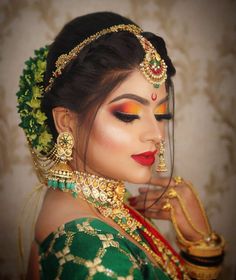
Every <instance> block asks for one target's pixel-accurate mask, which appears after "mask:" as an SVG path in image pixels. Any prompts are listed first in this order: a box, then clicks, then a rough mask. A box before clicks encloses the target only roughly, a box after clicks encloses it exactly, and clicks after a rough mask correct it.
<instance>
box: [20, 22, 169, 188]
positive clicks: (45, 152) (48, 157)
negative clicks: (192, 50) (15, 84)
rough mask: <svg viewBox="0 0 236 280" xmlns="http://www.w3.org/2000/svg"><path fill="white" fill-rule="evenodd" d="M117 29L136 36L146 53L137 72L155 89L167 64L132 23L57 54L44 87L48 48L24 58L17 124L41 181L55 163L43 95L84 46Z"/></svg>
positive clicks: (46, 176)
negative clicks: (23, 132)
mask: <svg viewBox="0 0 236 280" xmlns="http://www.w3.org/2000/svg"><path fill="white" fill-rule="evenodd" d="M120 31H121V32H122V31H125V32H130V33H131V34H133V35H134V36H135V37H136V38H137V39H138V41H139V42H140V44H141V46H142V47H143V50H144V52H145V55H144V59H143V61H142V62H141V63H140V71H141V72H142V73H143V75H144V76H145V78H146V79H147V80H148V81H149V82H150V83H151V84H153V86H154V87H155V88H158V87H159V86H160V85H161V84H163V83H164V82H165V80H166V78H167V66H166V64H165V62H164V60H163V59H162V58H161V57H160V55H159V54H158V52H157V51H156V49H155V48H154V46H153V45H152V44H151V42H150V41H148V40H147V39H146V38H145V37H144V36H142V29H141V28H139V27H138V26H136V25H133V24H128V25H126V24H119V25H114V26H111V27H109V28H106V29H103V30H101V31H99V32H97V33H95V34H93V35H91V36H89V37H88V38H86V39H85V40H84V41H82V42H81V43H80V44H78V45H77V46H76V47H75V48H73V49H72V50H71V51H70V52H69V53H68V54H62V55H60V56H59V57H58V59H57V61H56V70H55V71H54V72H53V73H52V77H51V78H50V80H49V83H48V86H47V87H46V88H45V89H44V88H43V86H42V85H43V77H44V73H45V70H46V58H47V53H48V47H47V46H46V47H45V48H41V49H39V50H37V51H35V57H33V58H30V59H29V60H27V61H26V63H25V64H26V68H25V69H24V71H23V75H22V76H21V78H20V90H19V91H18V93H17V96H18V103H19V105H18V112H19V113H20V117H21V123H20V126H21V127H22V128H23V129H24V131H25V134H26V137H27V141H28V143H29V147H30V150H31V153H32V156H33V160H34V164H35V167H36V171H37V174H38V176H39V180H40V181H41V182H43V183H45V182H47V178H48V175H49V173H50V169H51V168H52V166H53V165H54V164H55V162H54V160H53V155H54V153H55V143H54V140H53V137H52V133H51V131H50V129H49V127H48V125H47V122H46V120H47V116H46V115H45V113H44V112H42V111H41V101H42V98H43V95H44V94H45V93H46V94H47V92H48V91H50V89H51V88H52V86H53V83H54V82H55V80H56V79H57V77H58V76H60V75H61V74H62V72H63V70H64V69H65V67H66V66H67V65H68V64H69V63H70V62H71V61H72V60H73V59H75V58H76V57H77V56H78V55H79V53H80V52H81V51H82V49H83V48H84V47H86V46H87V45H89V44H90V43H92V42H93V41H95V40H97V39H98V38H100V37H101V36H103V35H106V34H109V33H114V32H120ZM48 94H50V93H48Z"/></svg>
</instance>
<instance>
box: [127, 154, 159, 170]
mask: <svg viewBox="0 0 236 280" xmlns="http://www.w3.org/2000/svg"><path fill="white" fill-rule="evenodd" d="M156 152H157V151H156V150H155V151H153V152H151V151H148V152H145V153H142V154H137V155H132V156H131V157H132V158H133V159H134V160H135V161H137V162H138V163H139V164H141V165H144V166H151V165H152V164H153V163H154V161H155V154H156Z"/></svg>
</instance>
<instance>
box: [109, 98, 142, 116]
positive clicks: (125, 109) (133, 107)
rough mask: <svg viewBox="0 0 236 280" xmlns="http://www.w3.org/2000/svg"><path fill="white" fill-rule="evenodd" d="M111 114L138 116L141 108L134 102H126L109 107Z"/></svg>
mask: <svg viewBox="0 0 236 280" xmlns="http://www.w3.org/2000/svg"><path fill="white" fill-rule="evenodd" d="M111 112H112V113H114V112H119V113H123V114H130V115H138V114H139V113H140V112H141V106H140V105H139V104H137V103H135V102H132V101H127V102H124V103H122V104H118V105H114V106H112V107H111Z"/></svg>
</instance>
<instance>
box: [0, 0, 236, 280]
mask: <svg viewBox="0 0 236 280" xmlns="http://www.w3.org/2000/svg"><path fill="white" fill-rule="evenodd" d="M101 10H108V11H115V12H118V13H121V14H123V15H125V16H128V17H130V18H131V19H133V20H134V21H136V22H137V23H139V24H140V25H141V26H142V27H143V29H144V30H151V31H153V32H155V33H157V34H160V35H161V36H163V37H164V38H165V40H166V42H167V46H168V49H169V51H170V55H171V57H172V58H173V61H174V63H175V65H176V67H177V73H178V74H177V76H176V77H175V89H176V110H177V114H176V163H175V166H176V170H175V171H176V173H177V174H180V175H182V176H184V177H186V178H188V179H190V180H191V181H192V182H193V183H194V185H195V186H196V187H197V189H198V190H199V193H200V196H201V197H202V199H203V201H204V204H205V206H206V208H207V211H208V214H209V216H210V219H211V222H212V225H213V228H214V229H215V230H216V231H217V232H220V233H222V234H223V235H224V236H225V238H226V240H227V253H226V261H225V265H224V271H223V274H222V277H221V279H232V280H233V279H235V276H236V273H235V271H236V270H235V266H236V265H235V263H236V261H235V259H236V240H235V235H236V230H235V228H236V227H235V222H236V219H235V203H236V200H235V194H236V191H235V187H236V186H235V181H236V147H235V143H236V141H235V140H236V123H235V119H236V118H235V110H236V109H235V108H236V95H235V77H236V66H235V65H236V59H235V55H236V41H235V38H236V36H235V35H236V34H235V33H236V20H235V15H236V1H234V0H224V1H220V0H205V1H204V0H198V1H194V0H182V1H174V0H149V1H148V0H146V1H142V0H113V1H112V0H68V1H66V0H57V1H56V0H50V1H49V0H41V1H40V0H31V1H30V0H9V1H4V0H1V1H0V70H1V75H0V102H1V103H0V104H1V110H0V153H1V156H0V194H1V196H0V207H1V208H0V221H1V231H0V252H1V255H0V279H19V269H18V260H17V225H18V223H19V219H20V217H22V215H21V214H20V213H21V210H22V207H23V204H24V201H25V199H26V196H27V195H28V194H29V192H30V191H31V190H32V189H33V186H35V184H36V182H37V179H36V177H35V175H34V172H33V168H32V165H31V159H30V155H29V152H28V149H27V146H26V142H25V137H24V135H23V132H22V131H21V129H19V128H18V123H19V117H18V115H17V112H16V108H15V107H16V97H15V93H16V92H17V90H18V79H19V75H20V73H21V70H22V68H23V65H24V61H25V60H26V59H27V58H28V57H29V56H31V55H32V53H33V50H34V49H36V48H38V47H40V46H43V45H45V44H46V43H50V42H51V41H52V40H53V38H54V36H55V34H56V33H57V32H58V31H59V30H60V29H61V27H62V26H63V25H64V24H65V23H66V22H67V21H68V20H70V19H72V18H73V17H76V16H78V15H82V14H85V13H89V12H94V11H101ZM132 187H133V186H132ZM33 208H34V207H33ZM33 208H32V209H33ZM24 224H25V225H27V227H28V229H27V230H26V232H29V231H30V222H28V221H26V222H24ZM164 232H165V233H166V234H167V235H168V236H170V238H172V239H173V233H171V230H170V229H169V228H168V227H167V228H165V229H164ZM24 237H25V238H24V239H25V240H26V242H25V243H26V244H29V234H28V235H24ZM27 241H28V242H27ZM26 255H27V246H26Z"/></svg>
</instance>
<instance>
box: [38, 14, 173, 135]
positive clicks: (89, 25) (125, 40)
mask: <svg viewBox="0 0 236 280" xmlns="http://www.w3.org/2000/svg"><path fill="white" fill-rule="evenodd" d="M118 24H135V23H134V22H132V21H131V20H130V19H127V18H125V17H123V16H120V15H118V14H115V13H111V12H98V13H92V14H88V15H84V16H81V17H77V18H75V19H74V20H72V21H70V22H69V23H67V24H66V25H65V26H64V28H63V29H62V30H61V32H60V33H59V34H58V35H57V37H56V38H55V41H54V42H53V43H52V45H51V46H50V48H49V53H48V58H47V69H46V74H45V86H47V85H48V81H49V79H50V77H51V75H52V72H53V71H54V70H55V63H56V60H57V59H58V57H59V56H60V55H61V54H65V53H68V52H69V51H70V50H72V49H73V48H74V47H75V46H76V45H78V44H79V43H81V42H82V41H83V40H85V39H86V38H87V37H89V36H90V35H93V34H95V33H96V32H98V31H101V30H102V29H105V28H108V27H111V26H113V25H118ZM135 25H137V24H135ZM142 35H143V36H144V37H146V38H147V39H148V40H149V41H151V43H152V44H153V45H154V47H155V48H156V50H157V52H158V53H159V54H160V56H161V57H162V59H164V61H165V63H166V64H167V67H168V71H167V76H168V78H167V82H166V85H167V88H168V86H169V85H170V79H171V76H173V75H174V74H175V68H174V66H173V64H172V62H171V60H170V58H169V57H168V54H167V50H166V46H165V42H164V40H163V39H162V38H161V37H158V36H156V35H154V34H152V33H149V32H144V33H143V34H142ZM143 58H144V51H143V48H142V46H141V45H140V43H139V41H138V39H137V38H136V37H135V36H134V35H133V34H132V33H130V32H126V31H121V32H114V33H110V34H107V35H104V36H101V37H100V38H99V39H97V40H95V41H93V42H92V43H90V44H89V45H88V46H86V47H84V48H83V50H82V51H81V52H80V53H79V55H78V56H77V57H76V58H75V59H74V60H72V61H71V62H70V63H69V64H68V65H67V66H66V67H65V69H64V70H63V72H62V75H60V76H59V77H58V78H56V80H55V82H54V84H53V86H52V88H51V90H50V91H49V92H47V93H46V94H45V96H44V99H43V102H42V110H43V111H44V112H45V113H46V115H47V117H48V125H49V127H50V129H51V132H52V134H53V136H54V139H55V138H56V137H57V131H56V129H55V126H54V121H53V118H52V109H53V108H55V107H58V106H62V107H65V108H68V109H70V110H72V111H74V112H77V113H78V119H79V121H81V123H86V125H88V128H89V129H88V130H87V131H88V134H87V136H89V132H90V130H91V127H92V124H93V120H94V118H95V116H96V112H97V110H98V108H99V107H100V106H101V104H102V103H103V102H104V100H105V99H106V97H107V96H108V94H109V93H110V92H111V91H112V90H113V89H114V88H115V87H117V86H118V85H119V84H120V83H121V82H122V81H124V80H125V79H126V78H127V77H128V76H129V74H130V73H131V72H132V71H133V70H134V69H135V68H138V65H139V64H140V62H141V61H142V60H143Z"/></svg>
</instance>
